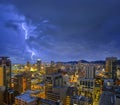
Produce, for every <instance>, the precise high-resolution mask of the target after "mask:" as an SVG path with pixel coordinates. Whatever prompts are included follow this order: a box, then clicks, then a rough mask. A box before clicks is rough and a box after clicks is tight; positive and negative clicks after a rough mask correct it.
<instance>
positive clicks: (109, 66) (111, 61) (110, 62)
mask: <svg viewBox="0 0 120 105" xmlns="http://www.w3.org/2000/svg"><path fill="white" fill-rule="evenodd" d="M105 71H106V73H107V74H108V78H112V79H114V80H115V79H116V75H117V74H116V71H117V57H107V58H106V69H105Z"/></svg>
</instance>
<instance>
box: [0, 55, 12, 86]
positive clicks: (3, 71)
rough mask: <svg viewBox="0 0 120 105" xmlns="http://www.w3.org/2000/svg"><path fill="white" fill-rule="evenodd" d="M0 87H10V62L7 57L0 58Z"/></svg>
mask: <svg viewBox="0 0 120 105" xmlns="http://www.w3.org/2000/svg"><path fill="white" fill-rule="evenodd" d="M0 77H1V79H0V86H4V87H6V88H10V87H11V86H10V85H11V61H10V59H9V58H8V57H0Z"/></svg>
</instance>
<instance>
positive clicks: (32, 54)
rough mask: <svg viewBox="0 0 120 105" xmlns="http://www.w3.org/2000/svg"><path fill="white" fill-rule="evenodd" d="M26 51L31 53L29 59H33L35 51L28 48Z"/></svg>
mask: <svg viewBox="0 0 120 105" xmlns="http://www.w3.org/2000/svg"><path fill="white" fill-rule="evenodd" d="M28 52H30V53H31V59H32V60H33V56H35V55H36V54H35V52H34V51H32V50H30V49H28Z"/></svg>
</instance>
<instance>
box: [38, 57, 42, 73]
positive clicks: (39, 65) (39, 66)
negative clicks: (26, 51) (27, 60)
mask: <svg viewBox="0 0 120 105" xmlns="http://www.w3.org/2000/svg"><path fill="white" fill-rule="evenodd" d="M41 64H42V62H41V59H37V70H38V71H40V70H41Z"/></svg>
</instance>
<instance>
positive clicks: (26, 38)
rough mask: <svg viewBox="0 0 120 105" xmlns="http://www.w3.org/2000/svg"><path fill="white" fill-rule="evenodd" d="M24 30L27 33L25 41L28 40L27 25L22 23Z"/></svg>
mask: <svg viewBox="0 0 120 105" xmlns="http://www.w3.org/2000/svg"><path fill="white" fill-rule="evenodd" d="M22 29H23V30H24V31H25V40H27V39H28V30H27V29H26V26H25V23H22Z"/></svg>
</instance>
